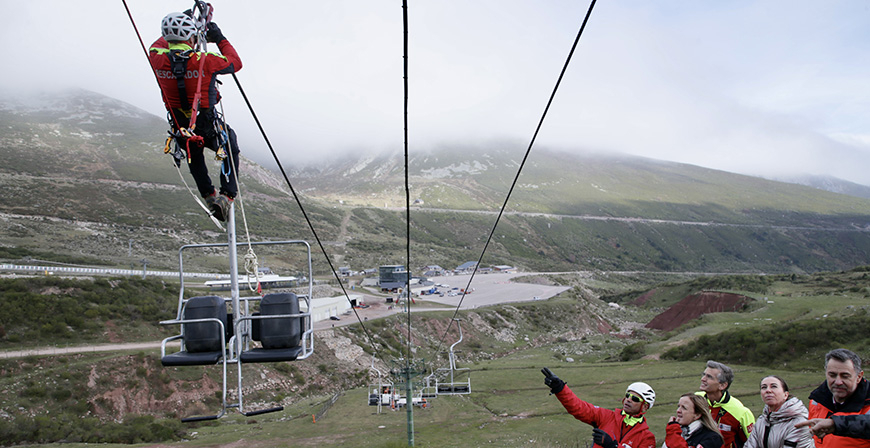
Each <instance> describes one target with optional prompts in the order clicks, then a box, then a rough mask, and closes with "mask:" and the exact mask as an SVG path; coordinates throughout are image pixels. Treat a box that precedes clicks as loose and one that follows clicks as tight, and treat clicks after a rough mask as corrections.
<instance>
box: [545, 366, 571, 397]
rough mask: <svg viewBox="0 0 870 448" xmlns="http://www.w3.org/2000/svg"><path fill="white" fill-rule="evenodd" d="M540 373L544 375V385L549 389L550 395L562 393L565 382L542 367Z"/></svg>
mask: <svg viewBox="0 0 870 448" xmlns="http://www.w3.org/2000/svg"><path fill="white" fill-rule="evenodd" d="M541 373H543V374H544V384H546V385H547V387H549V388H550V393H551V394H558V393H559V392H562V389H563V388H564V387H565V382H564V381H562V380H560V379H559V377H558V376H556V375H553V372H551V371H550V369H548V368H546V367H544V368H543V369H541Z"/></svg>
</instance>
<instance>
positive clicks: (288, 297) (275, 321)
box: [239, 292, 305, 363]
mask: <svg viewBox="0 0 870 448" xmlns="http://www.w3.org/2000/svg"><path fill="white" fill-rule="evenodd" d="M298 314H299V299H298V298H297V297H296V294H293V293H289V292H279V293H271V294H266V295H265V296H263V299H262V300H260V314H259V315H254V316H251V321H252V323H251V339H252V340H254V341H260V343H261V344H262V347H257V348H253V349H250V350H245V351H242V352H241V354H240V355H239V361H241V362H243V363H258V362H281V361H295V360H296V358H298V357H299V355H300V354H302V350H303V348H302V346H301V345H300V341H301V339H302V331H301V328H302V327H303V323H304V319H305V317H304V316H297V317H273V316H286V315H298Z"/></svg>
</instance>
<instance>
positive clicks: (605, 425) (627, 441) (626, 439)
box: [556, 385, 656, 448]
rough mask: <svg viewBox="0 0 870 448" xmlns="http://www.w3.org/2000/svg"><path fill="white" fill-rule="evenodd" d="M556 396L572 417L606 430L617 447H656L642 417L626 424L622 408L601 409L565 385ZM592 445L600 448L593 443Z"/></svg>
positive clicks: (654, 438)
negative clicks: (630, 423) (582, 398)
mask: <svg viewBox="0 0 870 448" xmlns="http://www.w3.org/2000/svg"><path fill="white" fill-rule="evenodd" d="M556 398H558V399H559V402H561V403H562V406H565V410H567V411H568V413H569V414H571V415H573V416H574V418H576V419H577V420H580V421H581V422H583V423H587V424H590V425H592V426H595V427H597V428H600V429H602V430H604V431H605V432H607V434H608V435H610V437H613V440H616V443H618V444H619V448H656V437H655V436H654V435H653V433H652V431H650V430H649V426H648V425H647V424H646V419H645V418H644V419H643V420H642V421H641V422H640V423H637V424H635V425H633V426H628V425H626V424H625V423H623V418H624V417H623V415H622V409H602V408H600V407H598V406H595V405H592V404H590V403H587V402H585V401H583V400H581V399H579V398H577V395H575V394H574V392H572V391H571V389H570V388H569V387H568V386H567V385H566V386H565V387H564V388H563V389H562V391H561V392H559V393H558V394H556ZM592 446H593V447H598V448H602V447H601V446H600V445H597V444H593V445H592Z"/></svg>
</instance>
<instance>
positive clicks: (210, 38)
mask: <svg viewBox="0 0 870 448" xmlns="http://www.w3.org/2000/svg"><path fill="white" fill-rule="evenodd" d="M224 39H226V37H224V33H222V32H221V29H220V27H218V25H217V23H214V22H209V23H208V25H207V26H206V28H205V40H206V42H210V43H213V44H216V43H218V42H220V41H222V40H224Z"/></svg>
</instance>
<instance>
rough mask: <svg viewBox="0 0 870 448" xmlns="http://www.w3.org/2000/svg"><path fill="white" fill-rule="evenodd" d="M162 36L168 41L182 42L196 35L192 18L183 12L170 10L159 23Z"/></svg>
mask: <svg viewBox="0 0 870 448" xmlns="http://www.w3.org/2000/svg"><path fill="white" fill-rule="evenodd" d="M160 29H161V31H162V33H163V38H164V39H166V40H167V41H168V42H184V41H187V40H190V39H192V38H193V37H194V36H196V24H195V23H194V22H193V18H191V17H190V16H188V15H187V14H185V13H183V12H170V13H169V14H167V15H166V17H164V18H163V21H162V22H161V23H160Z"/></svg>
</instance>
